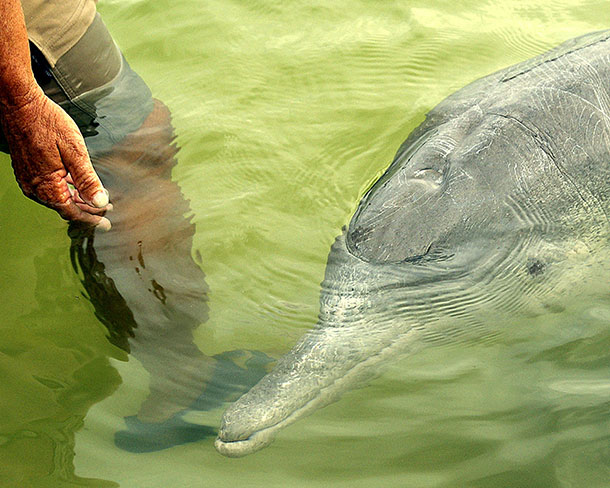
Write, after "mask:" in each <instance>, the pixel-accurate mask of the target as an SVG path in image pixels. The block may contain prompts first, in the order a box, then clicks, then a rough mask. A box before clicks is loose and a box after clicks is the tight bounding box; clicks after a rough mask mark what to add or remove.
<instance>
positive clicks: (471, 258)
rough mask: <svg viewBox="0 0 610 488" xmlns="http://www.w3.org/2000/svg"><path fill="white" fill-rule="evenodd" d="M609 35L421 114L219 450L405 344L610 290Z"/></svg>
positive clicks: (346, 384)
mask: <svg viewBox="0 0 610 488" xmlns="http://www.w3.org/2000/svg"><path fill="white" fill-rule="evenodd" d="M609 37H610V31H606V32H603V33H596V34H591V35H589V36H585V37H583V38H580V39H576V40H573V41H569V42H567V43H565V44H563V45H562V46H560V47H559V48H557V49H555V50H553V51H550V52H548V53H546V54H543V55H541V56H539V57H537V58H533V59H532V60H530V61H527V62H525V63H522V64H519V65H516V66H514V67H511V68H508V69H506V70H503V71H500V72H498V73H495V74H492V75H490V76H488V77H486V78H483V79H481V80H478V81H476V82H474V83H472V84H471V85H468V86H467V87H465V88H463V89H462V90H460V91H458V92H456V93H455V94H454V95H452V96H450V97H449V98H447V99H446V100H445V101H443V102H442V103H441V104H439V105H438V106H437V107H436V108H435V109H433V110H432V111H431V112H430V113H429V114H428V115H427V118H426V120H425V122H424V123H423V124H422V125H421V126H420V127H418V128H417V129H416V130H415V131H414V132H413V133H412V134H411V135H410V136H409V138H408V139H407V141H406V142H405V143H404V144H403V145H402V146H401V147H400V149H399V150H398V153H397V155H396V157H395V159H394V162H393V163H392V165H391V166H390V168H389V169H388V171H387V172H386V173H385V174H384V176H382V177H381V178H380V180H379V181H378V182H377V183H376V184H375V185H374V186H373V188H372V189H371V190H370V191H369V192H368V193H367V195H366V196H365V197H364V198H363V200H362V201H361V203H360V205H359V207H358V209H357V211H356V213H355V215H354V217H353V218H352V220H351V223H350V224H349V228H348V229H347V230H346V231H345V232H344V233H343V234H342V235H341V236H340V237H339V238H338V239H337V240H336V242H335V244H334V245H333V246H332V249H331V252H330V255H329V257H328V264H327V268H326V274H325V278H324V281H323V283H322V291H321V295H320V314H319V321H318V324H317V327H316V328H315V329H314V330H313V331H312V332H310V333H309V334H308V335H306V336H305V337H304V338H303V339H301V340H300V341H299V342H298V343H297V345H296V346H295V347H294V348H293V349H292V350H291V351H290V352H289V353H288V354H286V356H284V357H283V358H281V359H280V360H279V362H278V364H277V366H276V367H275V369H274V370H273V371H272V372H271V373H269V374H268V375H267V376H266V377H264V378H263V379H262V380H261V381H260V382H259V383H258V384H257V385H255V386H254V387H253V388H252V389H251V390H250V391H249V392H248V393H246V394H245V395H244V396H242V397H241V398H240V399H239V400H238V401H237V402H235V403H234V404H233V405H231V406H230V407H229V408H228V409H227V410H226V412H225V414H224V416H223V419H222V425H221V428H220V432H219V436H218V439H217V441H216V448H217V449H218V450H219V451H220V452H221V453H222V454H225V455H227V456H235V457H237V456H243V455H246V454H249V453H251V452H254V451H256V450H258V449H261V448H263V447H265V446H267V445H268V444H269V443H270V442H271V441H272V440H273V438H274V437H275V435H276V433H277V432H278V431H279V430H280V429H282V428H283V427H285V426H287V425H289V424H290V423H292V422H294V421H295V420H297V419H299V418H301V417H303V416H304V415H306V414H309V413H311V412H313V411H315V410H316V409H318V408H320V407H322V406H324V405H327V404H328V403H330V402H332V401H335V400H336V399H337V398H338V397H339V396H340V395H341V394H342V393H343V392H345V391H347V390H349V389H350V388H353V387H354V386H357V385H359V384H360V383H361V382H362V380H363V379H366V378H369V377H370V376H372V375H374V374H375V372H376V371H377V369H378V366H379V364H380V363H382V362H384V361H386V360H387V359H390V358H392V357H395V356H396V355H397V354H398V353H404V352H410V353H412V352H415V351H416V350H417V349H419V348H421V347H424V346H427V345H431V344H435V343H442V342H445V341H456V340H460V339H461V338H463V337H484V336H486V335H489V334H495V333H496V332H497V330H494V326H495V324H496V323H500V324H501V323H505V324H506V323H510V322H511V321H513V322H514V321H515V320H519V318H520V317H527V316H531V315H535V314H541V313H549V312H550V311H553V310H560V309H561V307H562V306H563V303H565V302H566V297H570V298H572V299H575V297H579V296H591V295H596V294H598V293H599V294H602V295H603V294H604V293H605V294H606V295H607V287H606V288H604V287H601V288H600V285H599V283H600V281H599V277H604V276H605V277H607V276H608V273H609V272H610V269H609V267H610V265H609V263H610V259H608V257H609V250H608V236H609V228H610V224H609V220H608V215H610V185H609V182H610V84H609V83H608V80H610V40H609ZM601 282H602V283H603V280H602V281H601Z"/></svg>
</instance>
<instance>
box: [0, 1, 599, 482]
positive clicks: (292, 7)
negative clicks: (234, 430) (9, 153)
mask: <svg viewBox="0 0 610 488" xmlns="http://www.w3.org/2000/svg"><path fill="white" fill-rule="evenodd" d="M330 5H332V6H329V2H316V1H315V0H314V2H311V1H310V2H297V1H295V2H279V1H275V0H269V1H244V2H230V1H226V0H224V1H206V2H199V1H194V0H179V1H174V2H169V1H166V0H155V1H154V2H152V1H150V2H144V1H133V0H121V1H116V0H101V1H100V4H99V11H100V12H101V13H102V15H103V17H104V20H105V21H106V23H107V25H108V26H109V29H110V31H111V32H112V33H113V35H114V37H115V39H116V40H117V42H118V44H119V45H120V46H121V48H122V50H123V51H124V53H125V55H126V57H127V58H128V59H129V61H130V63H131V64H132V66H133V67H134V69H136V71H137V72H138V73H139V74H140V75H141V76H142V77H143V78H144V79H145V80H146V82H147V83H148V84H149V86H150V87H151V89H152V91H153V94H154V95H155V97H157V98H159V99H161V100H163V101H164V102H165V103H166V104H167V106H168V107H169V108H170V110H171V112H172V116H173V124H174V126H175V128H176V133H177V135H178V144H179V145H180V146H181V152H180V153H179V155H178V159H179V162H178V165H177V167H176V168H175V169H174V172H173V178H174V180H175V181H177V182H178V183H179V185H180V186H181V188H182V190H183V193H184V195H185V196H186V197H187V198H188V199H189V200H190V202H191V209H192V214H193V221H194V222H195V224H196V228H197V232H196V235H195V239H194V254H195V255H197V256H200V258H199V257H198V260H199V261H200V262H201V267H202V269H203V270H204V271H205V273H206V281H207V284H208V285H209V288H210V295H209V298H210V300H209V307H210V314H209V320H208V321H207V322H205V323H204V324H202V325H201V326H200V327H199V328H198V329H197V330H196V332H195V336H196V337H195V339H196V343H197V345H198V346H199V348H200V349H201V350H202V351H203V352H204V353H206V354H208V355H214V354H218V353H221V352H223V351H229V350H235V349H250V350H259V351H263V352H265V353H266V354H267V355H269V356H271V357H279V356H280V355H281V354H282V353H284V352H286V351H287V350H288V349H289V348H290V347H291V346H292V344H294V342H295V341H296V340H297V339H298V338H299V337H301V336H302V335H303V334H304V333H305V331H307V330H308V329H309V328H310V327H312V326H313V324H314V323H315V321H316V315H317V309H318V293H319V283H320V281H321V280H322V277H323V273H324V267H325V262H326V257H327V254H328V251H329V248H330V244H331V243H332V241H333V239H334V238H335V236H336V235H338V234H339V232H340V229H341V227H342V226H343V225H344V224H346V223H347V222H348V221H349V218H350V216H351V214H352V213H353V211H354V209H355V208H356V206H357V204H358V201H359V199H360V198H361V196H362V195H363V193H364V191H365V190H366V188H367V187H368V186H369V185H370V184H371V183H372V182H373V181H374V180H375V179H376V178H377V177H378V176H379V175H380V174H381V173H382V172H383V170H384V169H385V168H386V167H387V165H388V164H389V162H390V161H391V159H392V156H393V154H394V152H395V151H396V149H397V148H398V146H399V145H400V143H401V142H402V141H403V140H404V139H405V138H406V136H407V134H408V133H409V132H410V131H411V130H412V129H413V128H414V127H415V126H416V125H417V124H418V123H419V122H421V120H422V119H423V115H424V113H425V112H426V111H427V110H429V109H430V108H431V107H433V106H434V105H435V104H437V103H438V102H439V101H441V100H442V99H443V98H444V97H446V96H447V95H449V94H450V93H452V92H453V91H455V90H457V89H459V88H461V87H462V86H464V85H465V84H467V83H468V82H470V81H472V80H474V79H476V78H478V77H480V76H482V75H485V74H487V73H490V72H492V71H494V70H497V69H500V68H502V67H505V66H508V65H510V64H512V63H515V62H517V61H520V60H523V59H526V58H529V57H531V56H533V55H535V54H537V53H540V52H542V51H544V50H546V49H548V48H550V47H553V46H555V45H557V44H558V43H560V42H561V41H563V40H565V39H568V38H571V37H575V36H577V35H580V34H583V33H586V32H589V31H592V30H596V29H602V28H606V27H608V23H607V21H608V12H609V8H610V4H609V3H608V2H602V1H591V2H582V1H580V2H577V1H571V2H570V1H564V2H561V1H541V2H535V3H534V2H526V1H494V2H482V1H464V2H456V1H452V2H445V1H409V2H371V1H369V2H364V1H358V2H357V1H349V2H348V1H344V2H332V3H331V4H330ZM0 163H2V164H0V185H1V186H0V235H1V238H0V252H1V253H2V256H4V259H2V260H1V261H0V277H1V278H0V292H1V296H2V297H3V300H2V305H1V306H0V307H1V308H0V313H1V316H2V321H1V322H0V328H1V333H2V337H3V340H2V343H1V345H0V378H1V380H0V485H1V486H15V487H64V486H121V487H126V488H131V487H136V488H140V487H206V486H220V487H223V486H233V485H237V484H239V485H240V486H265V487H275V486H277V487H284V486H290V487H292V486H308V487H309V486H337V487H339V486H346V487H347V486H350V487H352V486H361V487H370V486H384V487H385V486H388V487H393V486H396V487H405V486H406V487H561V488H564V487H570V488H580V487H587V488H603V487H608V486H610V481H609V480H610V380H609V376H610V356H609V355H608V349H609V348H608V346H609V345H610V329H609V327H608V324H609V322H610V302H609V301H608V300H607V299H606V300H605V301H604V300H597V301H595V300H591V301H589V302H581V303H579V304H578V305H577V306H571V307H568V308H567V309H566V311H565V312H564V313H556V314H549V315H545V316H541V317H537V318H534V319H531V320H530V321H528V322H527V324H507V327H508V328H510V332H509V333H507V334H506V335H503V336H500V337H499V338H498V339H497V340H495V341H488V342H483V343H476V342H475V343H472V344H467V345H459V344H455V345H446V346H443V347H437V348H430V349H427V350H424V351H422V352H421V353H418V354H417V355H415V356H412V357H404V358H401V359H399V360H398V361H396V362H395V363H393V364H392V365H391V366H390V367H389V368H388V369H386V370H385V371H384V372H383V373H382V374H381V376H380V377H379V378H378V379H376V380H374V381H373V382H372V383H371V384H370V385H369V386H368V387H367V388H364V389H361V390H356V391H353V392H350V393H348V394H347V395H345V396H344V398H343V399H342V400H341V401H340V402H338V403H336V404H333V405H331V406H329V407H327V408H325V409H324V410H321V411H319V412H317V413H315V414H314V415H313V416H311V417H308V418H306V419H304V420H302V421H300V422H298V423H296V424H294V425H293V426H291V427H289V428H288V429H286V430H285V431H284V432H282V433H281V434H280V435H279V436H278V438H277V440H276V441H275V443H274V444H272V445H271V446H270V447H269V448H267V449H266V450H263V451H261V452H260V453H257V454H255V455H253V456H250V457H246V458H243V459H238V460H235V459H226V458H223V457H222V456H220V455H219V454H217V453H216V451H215V450H214V448H213V438H208V439H204V440H202V441H199V442H195V443H189V444H183V445H177V446H174V447H171V448H169V449H165V450H160V451H156V452H150V453H132V452H127V451H124V450H122V449H119V448H118V447H117V446H116V445H115V443H114V436H115V433H116V432H117V431H120V430H122V429H124V427H125V420H124V419H125V417H129V416H132V415H135V414H136V413H137V412H138V410H139V407H140V405H141V403H142V401H143V400H144V398H145V397H146V395H147V391H148V390H147V388H148V381H149V378H148V373H147V372H146V371H145V370H144V369H143V368H142V367H141V365H140V364H139V363H138V361H136V360H133V359H132V360H130V361H128V362H126V361H125V359H126V356H125V355H124V354H122V353H121V352H120V351H118V350H117V349H116V348H114V347H112V346H111V345H110V344H109V343H108V341H107V340H106V338H105V329H104V327H103V325H102V324H101V323H100V322H99V321H98V320H97V319H96V317H95V315H94V313H93V307H92V306H91V304H90V303H89V302H88V301H87V300H86V299H85V298H84V297H83V296H82V291H83V290H82V285H81V284H80V282H79V278H78V276H76V275H75V273H74V272H73V270H72V268H71V264H70V259H69V253H68V248H69V245H70V242H69V239H68V237H67V235H66V226H65V224H64V223H63V222H62V221H61V220H59V218H58V217H56V216H55V215H53V214H52V213H51V212H49V211H47V210H45V209H43V208H41V207H39V206H37V205H36V204H34V203H31V202H29V201H28V200H26V199H25V198H24V197H22V196H21V194H20V192H19V190H18V188H17V186H16V184H15V183H14V180H13V178H12V174H11V170H10V164H9V159H8V157H5V156H0ZM600 283H601V284H602V285H603V284H606V285H607V278H605V277H601V278H600ZM221 414H222V408H218V409H214V410H211V411H207V412H202V411H193V412H190V413H188V414H187V415H186V417H185V419H186V420H188V421H190V422H192V423H194V424H205V425H213V426H217V425H218V423H219V421H220V416H221Z"/></svg>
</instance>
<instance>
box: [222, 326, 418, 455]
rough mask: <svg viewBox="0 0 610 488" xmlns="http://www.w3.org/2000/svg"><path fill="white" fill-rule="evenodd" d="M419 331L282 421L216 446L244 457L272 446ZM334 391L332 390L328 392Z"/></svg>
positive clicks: (387, 349) (355, 370)
mask: <svg viewBox="0 0 610 488" xmlns="http://www.w3.org/2000/svg"><path fill="white" fill-rule="evenodd" d="M417 333H418V329H416V328H413V329H411V330H409V331H408V332H407V333H406V334H405V335H404V337H402V339H401V340H398V341H395V342H394V343H392V344H389V345H388V346H386V347H384V348H383V349H381V350H380V351H379V352H378V353H377V354H375V355H374V356H371V357H369V358H368V359H367V360H366V361H364V362H362V363H359V364H358V365H356V366H355V367H354V368H353V369H351V370H350V371H348V372H347V374H345V375H344V376H341V377H339V378H337V379H335V380H334V381H333V382H332V383H330V384H328V385H326V386H324V387H322V388H320V389H319V390H318V392H317V394H316V395H314V396H313V397H312V398H311V399H310V400H308V401H307V402H305V403H304V404H303V405H302V406H301V407H299V408H298V409H297V410H294V411H293V412H291V413H290V415H288V416H287V417H286V418H284V419H282V420H280V421H279V422H277V423H275V424H273V425H270V426H269V427H265V428H264V429H261V430H257V431H256V432H253V433H252V434H250V435H249V436H248V437H247V438H245V439H236V440H234V441H228V440H223V439H222V437H221V434H220V433H219V435H218V437H217V438H216V440H215V441H214V447H215V448H216V450H217V451H218V452H219V453H220V454H222V455H224V456H227V457H232V458H238V457H244V456H247V455H248V454H252V453H253V452H256V451H259V450H260V449H262V448H264V447H266V446H268V445H269V444H271V443H272V442H273V440H274V439H275V435H276V433H277V432H278V431H280V430H282V429H283V428H284V427H286V426H288V425H290V424H291V423H293V422H296V421H297V420H298V419H299V418H301V417H303V416H305V415H307V414H308V413H312V412H314V411H315V410H317V409H318V408H321V407H324V406H326V405H328V404H330V403H332V402H333V401H334V400H335V395H340V393H342V392H343V391H344V390H343V389H341V388H337V385H338V384H341V383H345V382H348V383H353V382H357V381H358V380H359V379H361V378H365V377H367V371H369V368H368V365H370V364H371V363H373V364H374V363H380V362H382V361H383V360H384V359H385V358H386V357H387V356H392V351H394V350H395V349H402V348H404V347H405V343H410V344H412V336H413V335H414V334H417ZM327 392H330V393H327Z"/></svg>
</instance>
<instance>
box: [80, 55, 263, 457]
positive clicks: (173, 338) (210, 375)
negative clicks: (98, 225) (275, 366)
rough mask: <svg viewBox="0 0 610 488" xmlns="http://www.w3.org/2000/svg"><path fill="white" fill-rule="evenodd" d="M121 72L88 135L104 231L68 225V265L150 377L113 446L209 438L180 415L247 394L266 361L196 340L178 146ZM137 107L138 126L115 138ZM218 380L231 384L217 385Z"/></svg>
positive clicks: (166, 117)
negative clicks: (106, 206)
mask: <svg viewBox="0 0 610 488" xmlns="http://www.w3.org/2000/svg"><path fill="white" fill-rule="evenodd" d="M123 69H124V70H125V71H126V73H122V74H121V75H120V76H119V77H118V80H117V82H116V86H115V87H113V89H112V90H109V91H108V93H107V94H105V96H104V97H103V98H100V99H99V100H97V101H96V102H95V105H96V109H97V116H98V119H97V120H96V122H95V123H94V131H93V135H92V136H91V137H88V138H86V141H87V144H88V147H89V150H90V154H91V159H92V161H93V164H94V165H95V167H96V169H97V171H98V173H99V174H100V177H101V178H102V181H103V182H104V185H105V187H106V188H107V189H108V190H109V192H110V195H111V201H112V203H113V206H114V209H113V211H112V213H111V214H110V215H109V219H110V221H111V222H112V226H113V227H112V231H111V232H108V233H99V232H96V231H95V230H93V229H87V228H81V227H80V226H77V225H72V226H71V230H70V235H71V238H72V246H71V257H72V264H73V266H74V269H75V271H77V272H80V274H81V276H82V283H83V285H84V288H85V290H86V292H87V296H88V298H89V300H90V301H91V303H92V304H93V306H94V308H95V313H96V316H97V317H98V318H99V319H100V321H101V322H102V323H103V324H104V325H105V326H106V328H107V329H108V333H109V339H110V341H111V342H112V343H113V344H114V345H116V346H117V347H120V348H121V349H123V350H125V351H127V352H129V353H130V354H131V355H132V356H133V357H134V358H136V359H137V360H138V361H139V362H140V363H141V364H142V366H143V367H144V368H145V370H146V371H147V372H148V373H149V374H150V385H149V390H150V391H149V395H148V398H147V399H146V400H145V401H144V403H143V404H142V406H141V408H140V410H139V412H138V414H137V416H136V417H132V418H129V419H128V421H127V428H128V430H127V431H126V432H121V433H119V434H118V435H117V445H118V446H119V447H123V448H126V449H129V450H132V451H135V452H139V451H151V450H159V449H164V448H167V447H171V446H172V445H175V444H181V443H184V442H192V441H196V440H200V439H203V438H205V437H208V436H212V435H215V434H216V430H215V428H212V427H208V426H197V425H192V424H188V423H185V422H183V421H182V420H181V414H182V413H184V412H185V411H186V410H187V409H188V410H197V409H203V408H211V407H210V406H211V405H213V406H217V405H218V404H220V403H221V402H222V400H223V399H224V398H225V397H226V396H227V395H231V394H234V393H235V392H236V391H237V392H239V391H241V392H243V391H245V390H247V389H248V387H249V386H251V385H252V384H253V383H254V382H256V381H257V380H258V378H259V377H260V376H261V375H262V374H264V372H265V365H266V364H267V363H268V362H269V360H268V359H267V358H266V356H264V355H261V354H260V353H255V356H253V358H251V360H250V361H247V362H246V363H245V366H246V367H245V369H243V368H238V367H236V366H235V365H234V363H233V362H232V361H231V356H230V355H227V354H225V355H219V356H215V357H208V356H206V355H204V354H203V353H202V352H201V351H200V349H199V348H198V347H197V346H196V345H195V344H194V342H193V331H194V330H195V329H196V328H197V327H198V326H199V325H201V324H202V323H204V322H205V321H206V320H207V317H208V306H207V301H208V297H207V295H208V288H207V285H206V283H205V279H204V278H205V276H204V274H203V272H202V271H201V268H200V267H199V266H198V265H197V264H196V263H195V262H194V261H193V259H192V257H191V249H192V236H193V234H194V225H193V224H192V223H191V222H190V221H189V219H188V218H187V214H188V213H189V211H190V210H189V207H188V204H187V202H186V201H185V199H184V198H183V197H182V194H181V192H180V189H179V187H178V185H177V184H176V183H174V182H172V180H171V170H172V168H173V167H174V166H175V164H176V161H177V160H176V157H177V153H178V146H177V145H176V144H175V137H174V131H173V128H172V126H171V118H170V114H169V111H168V109H167V108H166V107H165V106H164V105H163V104H162V103H161V102H159V101H158V100H152V99H151V98H150V92H149V90H148V88H147V87H146V86H145V85H144V84H143V83H142V82H141V80H140V79H139V77H137V75H135V73H133V72H131V70H130V68H129V66H128V65H126V64H125V65H124V68H123ZM105 89H107V87H105ZM134 99H135V100H137V103H138V105H137V106H136V105H134ZM151 105H152V108H150V106H151ZM130 109H131V110H130ZM142 111H144V112H145V114H147V115H146V118H145V119H144V121H143V122H142V125H141V126H140V127H139V128H137V129H136V130H135V131H133V132H129V133H128V134H127V135H126V136H125V137H121V135H122V134H120V131H121V130H124V128H125V127H128V128H129V127H131V125H132V124H133V120H134V119H135V120H138V118H139V117H140V118H141V117H142V116H141V113H142ZM116 141H118V142H116ZM236 354H237V352H236ZM243 354H245V352H243ZM237 355H239V354H237ZM255 357H256V358H259V360H258V361H256V360H253V359H254V358H255ZM227 371H231V373H232V374H229V375H228V378H227ZM223 377H224V380H225V381H226V380H227V379H231V382H229V384H226V385H223V384H222V383H220V384H219V381H223V380H222V378H223ZM244 382H245V384H242V383H244ZM212 392H213V396H212ZM206 402H207V406H206Z"/></svg>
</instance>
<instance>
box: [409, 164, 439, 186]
mask: <svg viewBox="0 0 610 488" xmlns="http://www.w3.org/2000/svg"><path fill="white" fill-rule="evenodd" d="M413 177H414V178H417V179H420V180H427V181H432V182H434V183H436V184H439V183H440V182H441V181H442V180H443V174H442V173H441V172H439V171H437V170H435V169H432V168H424V169H418V170H417V171H415V173H413Z"/></svg>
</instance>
